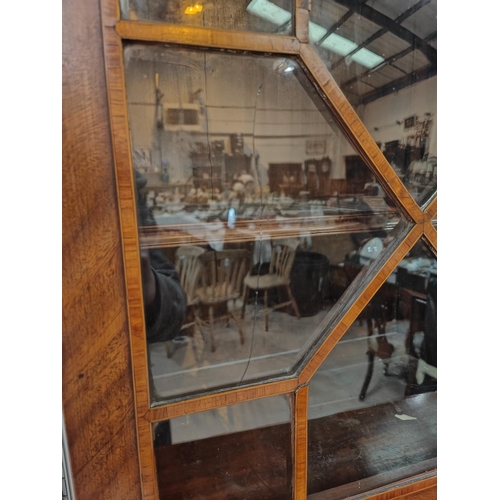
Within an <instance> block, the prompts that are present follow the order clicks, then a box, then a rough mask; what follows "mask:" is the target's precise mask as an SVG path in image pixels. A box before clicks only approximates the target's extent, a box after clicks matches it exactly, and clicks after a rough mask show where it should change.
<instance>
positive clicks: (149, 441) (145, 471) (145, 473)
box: [137, 417, 159, 500]
mask: <svg viewBox="0 0 500 500" xmlns="http://www.w3.org/2000/svg"><path fill="white" fill-rule="evenodd" d="M137 429H138V434H139V454H140V462H141V480H142V500H158V499H159V495H158V479H157V477H156V463H155V456H154V443H153V426H152V425H151V423H150V422H148V421H147V420H146V419H145V418H144V417H139V418H138V422H137Z"/></svg>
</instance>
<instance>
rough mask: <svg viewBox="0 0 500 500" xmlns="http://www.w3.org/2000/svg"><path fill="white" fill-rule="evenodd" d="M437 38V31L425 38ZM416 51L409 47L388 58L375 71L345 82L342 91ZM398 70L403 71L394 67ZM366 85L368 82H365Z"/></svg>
mask: <svg viewBox="0 0 500 500" xmlns="http://www.w3.org/2000/svg"><path fill="white" fill-rule="evenodd" d="M436 38H437V31H434V33H431V34H430V35H428V36H426V37H425V39H424V40H425V41H426V42H432V40H435V39H436ZM414 50H415V47H413V46H411V47H408V48H407V49H404V50H402V51H401V52H398V53H397V54H394V55H393V56H391V57H388V58H387V59H386V60H385V61H384V62H382V63H380V64H379V65H378V66H376V67H375V68H373V69H369V70H367V71H365V72H364V73H361V74H360V75H358V76H355V77H354V78H351V79H350V80H347V81H346V82H344V83H343V84H342V85H341V87H342V90H347V89H348V88H349V87H350V86H351V85H354V84H355V83H357V82H359V81H360V80H362V79H363V78H366V77H367V76H368V75H371V74H372V73H375V71H378V70H379V69H382V68H383V67H384V66H387V65H388V64H389V65H390V66H392V65H393V64H394V63H395V62H396V61H397V60H398V59H401V58H402V57H404V56H407V55H408V54H409V53H410V52H413V51H414ZM394 67H395V68H396V69H399V71H403V70H402V69H401V68H398V67H397V66H394ZM363 83H366V82H363Z"/></svg>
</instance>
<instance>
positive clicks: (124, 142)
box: [103, 27, 149, 415]
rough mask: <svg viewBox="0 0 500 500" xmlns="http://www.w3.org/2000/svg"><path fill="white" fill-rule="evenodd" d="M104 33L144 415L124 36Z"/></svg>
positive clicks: (134, 363)
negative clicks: (122, 38)
mask: <svg viewBox="0 0 500 500" xmlns="http://www.w3.org/2000/svg"><path fill="white" fill-rule="evenodd" d="M103 36H104V58H105V66H106V80H107V86H108V96H109V113H110V120H111V140H112V144H113V153H114V163H115V172H116V180H117V192H118V202H119V217H120V225H121V230H122V248H123V255H124V269H125V282H126V285H127V305H128V314H129V321H130V328H131V340H132V342H131V345H132V369H133V372H134V383H135V397H136V408H137V413H138V414H139V415H143V414H144V413H146V411H147V410H148V409H149V387H148V375H147V374H148V366H147V363H148V360H147V347H146V340H145V339H146V335H145V323H144V310H143V305H142V279H141V270H140V249H139V239H138V233H137V230H136V225H137V215H136V202H135V184H134V182H135V181H134V176H133V172H132V168H131V165H132V161H131V157H130V138H129V133H128V113H127V103H126V100H125V76H124V70H123V56H122V46H121V40H120V38H119V37H118V36H117V35H116V33H115V32H114V30H113V29H112V28H107V27H104V32H103Z"/></svg>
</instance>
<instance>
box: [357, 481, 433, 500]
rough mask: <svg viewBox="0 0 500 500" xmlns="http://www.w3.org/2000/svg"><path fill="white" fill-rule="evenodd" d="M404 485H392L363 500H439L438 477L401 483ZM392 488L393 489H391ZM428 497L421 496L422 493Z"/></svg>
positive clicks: (364, 497)
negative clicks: (435, 499) (437, 499)
mask: <svg viewBox="0 0 500 500" xmlns="http://www.w3.org/2000/svg"><path fill="white" fill-rule="evenodd" d="M401 482H402V483H404V484H400V483H399V484H396V485H390V486H389V487H388V489H387V488H384V490H385V491H382V492H378V493H375V494H373V495H370V496H363V500H398V499H400V500H412V498H415V500H424V498H425V499H428V500H430V499H431V498H432V499H434V498H437V476H436V475H434V476H432V477H427V478H425V479H420V480H418V479H417V480H416V481H415V480H413V479H412V480H411V482H409V481H401ZM391 486H392V487H391ZM424 491H425V492H426V493H427V495H426V496H424V495H419V494H418V493H420V492H424Z"/></svg>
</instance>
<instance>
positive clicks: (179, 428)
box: [150, 305, 409, 442]
mask: <svg viewBox="0 0 500 500" xmlns="http://www.w3.org/2000/svg"><path fill="white" fill-rule="evenodd" d="M330 310H331V309H330V307H328V308H325V309H323V310H322V311H320V312H319V313H318V314H316V315H315V316H312V317H302V318H300V319H298V318H296V317H294V316H292V315H290V314H288V313H287V312H278V311H275V312H273V313H271V314H270V317H269V331H268V332H266V331H265V330H264V318H263V315H262V307H261V306H260V305H259V306H257V307H256V308H252V307H250V308H248V313H249V314H248V315H247V317H246V318H245V320H244V322H243V328H244V331H245V343H244V345H241V344H240V340H239V335H238V332H237V329H236V327H235V325H234V323H233V324H231V326H230V327H229V328H228V327H226V324H225V323H220V324H218V325H216V330H215V338H216V345H217V348H216V351H215V352H211V350H210V342H209V341H204V340H203V338H202V336H201V334H200V333H197V334H195V335H194V337H193V338H191V339H190V340H189V341H188V342H187V343H186V344H185V345H181V346H179V347H178V348H177V349H175V351H174V352H173V354H172V356H171V357H167V349H166V345H165V344H164V343H158V344H154V345H153V346H151V349H150V356H151V362H152V372H153V376H154V381H155V387H156V390H157V392H159V393H160V394H164V395H166V396H167V395H168V396H171V395H173V394H181V393H183V394H185V393H188V392H191V391H199V390H200V389H204V388H211V387H215V386H219V385H222V384H224V383H234V384H237V383H239V382H241V381H247V380H251V379H252V378H255V377H257V376H259V377H260V376H263V375H266V374H273V375H279V374H282V373H286V372H287V370H288V369H289V368H290V367H291V366H293V364H294V363H295V362H296V361H297V360H298V359H299V358H298V356H299V354H301V352H300V351H301V349H302V348H303V347H304V346H305V344H306V343H307V341H308V340H310V339H311V337H314V336H315V335H316V334H317V333H318V332H319V331H321V329H322V325H321V323H322V321H325V316H326V315H327V313H328V312H330ZM408 326H409V325H408V322H407V321H393V322H390V323H388V324H387V329H386V332H387V333H386V336H387V338H388V341H389V342H390V343H392V344H393V345H394V347H395V350H394V353H393V356H392V358H391V365H390V373H392V374H393V375H394V376H385V375H383V364H382V362H381V361H379V360H376V362H375V369H374V372H373V377H372V380H371V383H370V387H369V389H368V392H367V395H366V398H365V400H364V401H359V399H358V397H359V392H360V390H361V386H362V384H363V380H364V378H365V375H366V371H367V366H368V362H367V356H366V351H367V347H368V344H367V342H368V340H367V327H366V322H364V323H362V324H360V322H358V321H356V322H355V323H354V324H353V325H352V326H351V328H350V329H349V330H348V332H347V333H346V334H345V335H344V337H343V338H342V339H341V341H340V342H339V343H338V344H337V346H336V347H335V349H334V350H333V351H332V353H331V354H330V355H329V357H328V358H327V359H326V360H325V361H324V363H323V364H322V366H321V367H320V369H319V370H318V371H317V372H316V374H315V376H314V377H313V379H312V381H311V383H310V388H309V418H310V419H314V418H320V417H322V416H325V415H331V414H334V413H338V412H342V411H347V410H352V409H356V408H362V407H368V406H372V405H377V404H381V403H385V402H389V401H395V400H397V399H401V398H403V397H404V391H405V386H406V384H405V381H404V380H403V378H400V377H398V375H399V374H401V373H402V371H403V370H404V368H405V367H406V366H407V364H408V356H407V355H406V353H405V346H404V341H405V336H406V332H407V330H408ZM202 330H203V332H204V333H205V335H207V334H208V330H209V329H208V326H207V327H204V328H202ZM249 359H250V361H249ZM289 408H290V406H289V401H288V397H287V396H275V397H271V398H265V399H262V400H257V401H250V402H246V403H240V404H237V405H232V406H229V407H226V408H222V409H217V410H210V411H206V412H202V413H197V414H194V415H189V416H186V417H179V418H176V419H173V420H172V422H171V426H172V438H173V442H183V441H191V440H197V439H203V438H206V437H211V436H216V435H220V434H227V433H231V432H238V431H241V430H247V429H253V428H258V427H264V426H268V425H273V424H278V423H283V422H286V421H290V410H289Z"/></svg>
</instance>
